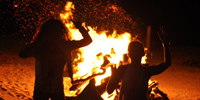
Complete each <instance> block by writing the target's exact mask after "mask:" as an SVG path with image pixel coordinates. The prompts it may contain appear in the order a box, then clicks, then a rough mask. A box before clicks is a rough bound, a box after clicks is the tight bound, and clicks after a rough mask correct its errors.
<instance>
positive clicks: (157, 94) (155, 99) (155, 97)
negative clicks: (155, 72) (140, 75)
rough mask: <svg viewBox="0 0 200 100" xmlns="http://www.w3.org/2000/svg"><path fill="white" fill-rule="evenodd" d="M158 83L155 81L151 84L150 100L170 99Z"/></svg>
mask: <svg viewBox="0 0 200 100" xmlns="http://www.w3.org/2000/svg"><path fill="white" fill-rule="evenodd" d="M157 85H158V82H157V81H153V82H152V83H151V84H149V86H148V93H149V100H169V98H168V97H167V94H165V93H163V92H162V91H161V90H160V89H158V87H157Z"/></svg>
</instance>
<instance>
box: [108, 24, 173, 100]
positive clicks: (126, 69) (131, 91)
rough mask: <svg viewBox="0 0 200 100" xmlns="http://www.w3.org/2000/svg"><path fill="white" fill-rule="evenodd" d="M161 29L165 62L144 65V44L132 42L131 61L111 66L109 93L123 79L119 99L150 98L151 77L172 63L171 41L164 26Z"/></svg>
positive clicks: (129, 49)
mask: <svg viewBox="0 0 200 100" xmlns="http://www.w3.org/2000/svg"><path fill="white" fill-rule="evenodd" d="M161 31H162V32H158V35H159V38H160V40H161V42H162V45H163V51H164V62H163V63H160V64H159V65H155V66H148V67H144V66H143V65H142V64H141V58H142V56H144V55H145V53H144V47H143V45H142V44H141V43H140V42H138V41H133V42H131V43H130V44H129V47H128V55H129V57H130V58H131V63H130V64H127V65H121V66H119V67H118V69H116V68H114V67H111V70H112V75H111V78H110V80H109V82H108V84H107V92H108V94H111V93H112V92H113V91H114V90H115V88H116V87H117V86H118V84H119V82H120V80H121V81H122V85H121V88H120V97H119V100H148V97H147V95H148V94H147V91H148V81H149V79H150V78H151V76H153V75H158V74H160V73H162V72H163V71H165V70H166V69H167V68H168V67H169V66H170V65H171V55H170V51H169V42H168V41H167V39H166V35H165V34H164V31H163V30H162V28H161Z"/></svg>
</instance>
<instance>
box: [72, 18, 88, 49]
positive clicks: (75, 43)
mask: <svg viewBox="0 0 200 100" xmlns="http://www.w3.org/2000/svg"><path fill="white" fill-rule="evenodd" d="M73 23H74V25H75V27H76V28H77V29H79V31H80V33H81V34H82V36H83V39H82V40H79V41H73V43H72V45H73V46H72V47H73V48H72V49H77V48H80V47H84V46H87V45H89V44H90V43H91V42H92V38H91V37H90V35H89V34H88V31H87V30H86V29H85V28H84V27H83V26H81V22H73Z"/></svg>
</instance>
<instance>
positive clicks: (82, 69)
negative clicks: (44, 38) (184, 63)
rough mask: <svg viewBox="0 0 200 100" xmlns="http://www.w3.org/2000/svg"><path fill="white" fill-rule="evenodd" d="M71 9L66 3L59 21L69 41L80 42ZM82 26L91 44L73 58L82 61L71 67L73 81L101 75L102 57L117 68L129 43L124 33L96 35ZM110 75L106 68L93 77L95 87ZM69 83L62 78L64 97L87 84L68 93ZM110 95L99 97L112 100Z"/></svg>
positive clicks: (128, 36)
mask: <svg viewBox="0 0 200 100" xmlns="http://www.w3.org/2000/svg"><path fill="white" fill-rule="evenodd" d="M112 8H113V9H114V10H117V8H116V7H115V6H112ZM72 9H74V5H73V4H72V2H67V4H66V6H65V12H64V13H61V14H60V18H61V20H63V22H65V26H66V27H67V28H68V29H69V34H68V35H69V36H68V37H69V39H70V40H80V39H82V38H83V37H82V35H81V33H80V32H79V30H78V29H76V28H75V26H74V25H73V23H72V22H71V20H73V17H72V16H73V13H72ZM82 25H83V26H84V27H85V28H86V29H88V32H89V35H90V36H91V38H92V40H93V42H92V43H91V44H90V45H88V46H85V47H83V48H80V49H78V50H79V51H80V52H81V53H80V54H78V58H75V59H74V61H78V60H79V59H81V58H82V59H83V60H82V61H81V62H79V63H78V64H77V66H75V65H73V68H74V70H77V72H75V73H73V79H74V80H78V79H80V78H81V79H84V78H87V77H88V76H91V75H93V74H97V73H102V72H103V70H102V69H101V65H102V64H103V62H104V59H103V57H104V56H105V55H109V57H107V59H108V60H109V61H110V64H111V65H116V66H119V64H120V61H123V55H124V54H127V51H128V50H127V49H128V44H129V43H130V42H131V34H130V33H127V32H125V33H123V34H121V35H118V34H117V31H114V32H113V33H112V35H109V36H107V35H106V32H107V31H102V32H100V33H97V32H96V29H95V28H92V27H90V26H85V23H82ZM98 54H99V55H98ZM97 55H98V56H97ZM145 59H146V56H144V57H143V60H142V63H146V62H145ZM110 75H111V68H110V67H107V68H106V69H105V74H103V75H99V76H97V77H95V80H96V84H95V85H96V86H98V85H100V84H101V81H102V79H104V78H106V77H108V76H110ZM70 81H71V80H70V78H68V77H64V91H65V95H66V96H76V92H77V91H78V90H79V91H80V90H83V89H84V88H85V86H86V85H87V83H88V82H86V83H85V84H83V85H82V86H81V87H80V88H78V90H75V91H69V88H70V87H71V86H72V84H71V82H70ZM111 95H112V96H111V97H110V95H108V94H107V92H105V93H103V94H102V95H101V96H102V98H104V99H106V100H109V99H111V100H113V99H114V97H115V95H116V93H115V92H114V93H113V94H111ZM108 97H109V99H108Z"/></svg>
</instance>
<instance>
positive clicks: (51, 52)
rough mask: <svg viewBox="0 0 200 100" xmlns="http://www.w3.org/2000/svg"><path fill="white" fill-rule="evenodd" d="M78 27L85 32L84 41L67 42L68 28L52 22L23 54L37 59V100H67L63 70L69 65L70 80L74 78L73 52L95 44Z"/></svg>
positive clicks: (21, 52) (42, 26) (76, 23)
mask: <svg viewBox="0 0 200 100" xmlns="http://www.w3.org/2000/svg"><path fill="white" fill-rule="evenodd" d="M74 25H75V27H76V28H78V29H79V31H80V32H81V34H82V36H83V39H82V40H78V41H75V40H73V41H70V40H66V39H64V35H67V33H68V31H67V28H66V27H65V25H64V24H63V23H62V22H61V21H60V20H56V19H49V20H48V21H46V22H45V23H44V24H42V25H41V28H40V31H39V32H38V33H37V35H36V37H34V39H33V42H32V43H30V44H27V45H26V46H25V47H24V48H22V49H21V50H20V53H19V57H21V58H27V57H34V58H35V62H36V63H35V86H34V96H33V98H34V100H49V98H51V100H65V98H64V90H63V68H64V66H65V64H66V63H67V67H68V72H69V74H70V73H71V75H70V77H71V78H72V68H71V65H70V64H71V51H72V50H74V49H77V48H80V47H83V46H86V45H89V44H90V43H91V42H92V39H91V37H90V36H89V34H88V32H87V31H86V30H85V28H84V27H82V26H81V23H80V22H74ZM68 63H70V64H68ZM70 68H71V69H70ZM72 79H73V78H72ZM72 81H73V80H72Z"/></svg>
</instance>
